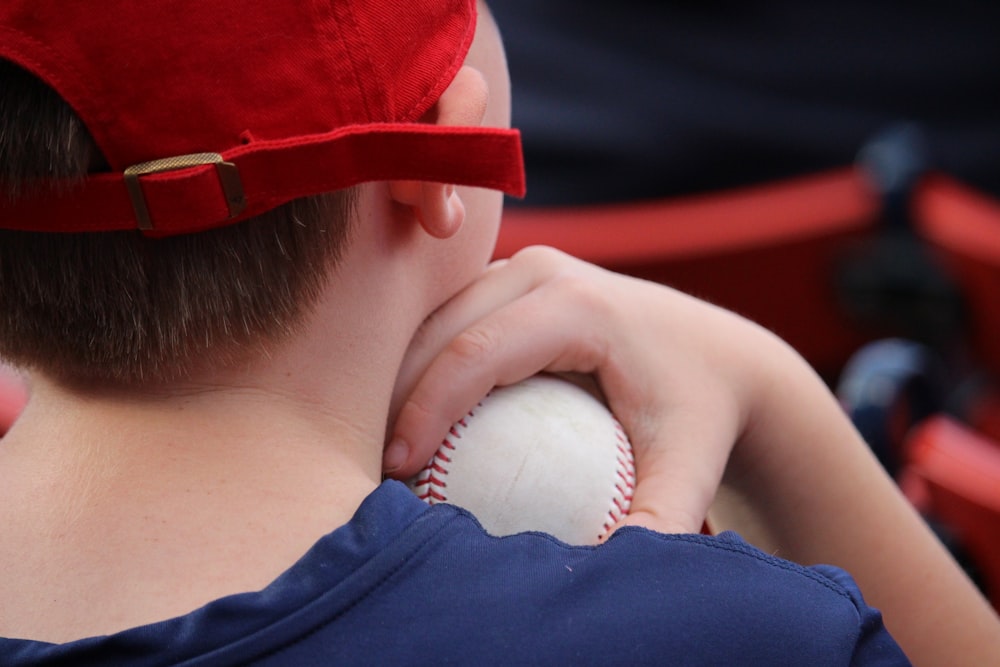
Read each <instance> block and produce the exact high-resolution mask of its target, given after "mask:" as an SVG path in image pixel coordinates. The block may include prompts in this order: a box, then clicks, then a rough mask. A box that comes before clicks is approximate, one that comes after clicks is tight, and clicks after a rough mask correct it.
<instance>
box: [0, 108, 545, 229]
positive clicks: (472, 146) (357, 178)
mask: <svg viewBox="0 0 1000 667" xmlns="http://www.w3.org/2000/svg"><path fill="white" fill-rule="evenodd" d="M393 179H406V180H418V181H431V182H439V183H454V184H457V185H472V186H478V187H484V188H490V189H495V190H501V191H503V192H506V193H507V194H510V195H514V196H523V194H524V190H525V184H524V165H523V160H522V156H521V144H520V135H519V134H518V132H517V131H516V130H505V129H498V128H466V127H442V126H436V125H423V124H379V125H368V126H354V127H347V128H342V129H340V130H336V131H333V132H330V133H327V134H322V135H311V136H306V137H297V138H295V139H288V140H280V141H258V142H252V143H250V144H247V145H244V146H238V147H236V148H233V149H231V150H228V151H224V152H223V153H222V154H216V153H201V154H195V155H185V156H176V157H173V158H166V159H163V160H154V161H152V162H146V163H143V164H139V165H134V166H132V167H129V168H128V169H126V170H125V171H124V172H123V173H120V174H97V175H94V176H91V177H88V178H86V179H85V180H84V181H83V182H82V183H79V184H75V185H73V186H71V187H69V188H68V189H67V190H66V191H65V192H58V191H57V192H51V191H46V192H44V193H39V194H37V195H31V196H27V197H24V198H22V199H19V200H18V201H17V202H15V203H13V204H11V203H8V202H0V227H3V228H7V229H22V230H28V231H49V232H87V231H114V230H129V229H142V230H143V231H144V233H146V234H148V235H151V236H169V235H172V234H181V233H192V232H197V231H202V230H206V229H211V228H214V227H221V226H224V225H227V224H231V223H234V222H238V221H239V220H243V219H245V218H248V217H251V216H254V215H258V214H260V213H263V212H265V211H267V210H269V209H272V208H274V207H276V206H278V205H280V204H283V203H285V202H287V201H290V200H292V199H295V198H298V197H303V196H307V195H314V194H319V193H322V192H330V191H333V190H339V189H341V188H346V187H350V186H353V185H357V184H359V183H364V182H368V181H378V180H393ZM241 195H242V196H241Z"/></svg>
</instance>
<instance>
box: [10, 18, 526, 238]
mask: <svg viewBox="0 0 1000 667" xmlns="http://www.w3.org/2000/svg"><path fill="white" fill-rule="evenodd" d="M475 22H476V8H475V0H325V1H319V0H310V1H305V0H303V1H301V2H287V1H286V0H280V1H279V0H253V1H252V2H240V3H235V2H218V1H212V0H199V1H184V0H156V1H155V2H135V1H134V0H104V1H103V2H100V3H90V2H54V1H50V2H43V1H39V0H7V1H6V2H3V3H2V4H0V58H5V59H8V60H10V61H12V62H14V63H17V64H18V65H19V66H21V67H23V68H25V69H27V70H28V71H30V72H32V73H34V74H35V76H37V77H39V78H40V79H42V80H43V81H45V82H46V83H47V84H48V85H49V86H51V87H52V88H53V89H55V90H56V92H58V93H59V95H60V96H62V98H63V99H65V100H66V102H67V103H69V105H70V106H71V107H72V108H73V109H74V110H75V111H76V113H77V114H78V115H79V116H80V118H81V119H82V120H83V122H84V124H85V125H86V126H87V129H88V130H89V131H90V133H91V134H92V136H93V137H94V140H95V141H96V142H97V145H98V147H99V148H100V149H101V151H102V152H103V154H104V156H105V158H106V159H107V161H108V164H109V165H110V172H106V173H100V174H92V175H90V176H88V177H87V178H86V179H84V180H83V181H82V182H81V183H79V184H78V185H73V186H72V187H70V188H69V189H66V188H59V189H55V190H52V191H49V190H48V189H46V190H45V191H43V192H39V193H37V194H29V195H27V196H25V197H23V198H20V199H18V200H17V201H16V202H13V203H11V202H9V201H0V227H3V228H7V229H22V230H29V231H50V232H81V231H111V230H127V229H137V228H138V229H142V230H144V232H145V233H147V234H150V235H154V236H168V235H172V234H180V233H191V232H197V231H201V230H205V229H211V228H213V227H220V226H223V225H228V224H231V223H235V222H238V221H240V220H243V219H245V218H248V217H250V216H254V215H258V214H260V213H263V212H264V211H267V210H269V209H272V208H274V207H276V206H278V205H280V204H283V203H285V202H287V201H290V200H292V199H295V198H297V197H302V196H306V195H313V194H318V193H321V192H329V191H332V190H337V189H340V188H345V187H349V186H352V185H357V184H358V183H362V182H366V181H373V180H388V179H406V180H422V181H433V182H440V183H455V184H462V185H474V186H480V187H486V188H491V189H497V190H502V191H504V192H506V193H508V194H512V195H515V196H521V195H523V194H524V167H523V161H522V157H521V146H520V137H519V135H518V133H517V132H516V131H515V130H507V129H498V128H481V127H443V126H438V125H430V124H427V123H420V122H419V120H420V118H421V116H423V115H424V114H425V113H426V112H427V111H428V110H429V109H430V107H431V106H432V105H433V104H434V102H435V101H436V100H437V99H438V97H440V95H441V94H442V93H443V92H444V90H445V88H447V86H448V85H449V84H450V83H451V81H452V79H453V78H454V76H455V74H456V73H457V71H458V69H459V68H460V67H461V65H462V63H463V61H464V59H465V55H466V52H467V51H468V49H469V45H470V44H471V42H472V38H473V35H474V32H475Z"/></svg>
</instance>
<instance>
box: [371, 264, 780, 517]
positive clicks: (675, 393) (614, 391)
mask: <svg viewBox="0 0 1000 667" xmlns="http://www.w3.org/2000/svg"><path fill="white" fill-rule="evenodd" d="M780 346H781V344H780V343H778V342H777V340H776V339H773V337H772V336H770V335H769V334H767V333H766V332H764V331H763V330H761V329H760V328H758V327H756V326H755V325H753V324H751V323H749V322H747V321H746V320H743V319H741V318H739V317H737V316H735V315H733V314H731V313H729V312H726V311H724V310H721V309H718V308H715V307H713V306H710V305H708V304H706V303H703V302H701V301H698V300H696V299H693V298H691V297H689V296H686V295H683V294H681V293H679V292H676V291H674V290H671V289H669V288H666V287H663V286H661V285H656V284H653V283H648V282H645V281H640V280H637V279H633V278H628V277H624V276H620V275H617V274H613V273H611V272H608V271H605V270H602V269H599V268H597V267H595V266H592V265H589V264H586V263H584V262H582V261H579V260H576V259H573V258H571V257H569V256H567V255H565V254H562V253H560V252H558V251H555V250H552V249H548V248H531V249H527V250H524V251H522V252H520V253H519V254H517V255H516V256H515V257H513V258H512V259H510V260H509V261H501V262H498V263H495V264H493V265H492V266H491V267H490V268H489V270H488V271H487V272H486V273H485V274H484V275H483V276H482V278H481V279H480V280H478V281H477V282H476V283H474V284H473V285H471V286H470V287H468V288H467V289H466V290H464V291H463V292H461V293H460V294H459V295H457V296H456V297H455V298H454V299H452V300H451V301H450V302H448V303H447V304H446V305H445V306H444V307H442V308H441V309H440V310H439V311H438V312H436V313H435V314H434V315H433V316H432V317H431V318H429V319H428V320H427V322H426V323H425V324H424V326H423V327H422V328H421V330H420V332H418V334H417V336H416V337H415V339H414V341H413V344H412V346H411V349H410V351H409V352H408V356H407V359H406V362H405V363H404V366H403V369H402V371H401V373H400V377H399V382H398V384H397V391H396V396H395V397H394V401H393V415H396V414H397V412H398V416H396V418H395V420H394V431H393V430H391V431H390V432H391V433H393V437H392V440H391V442H390V445H389V447H388V448H387V450H386V455H385V468H386V472H387V474H390V475H391V476H393V477H397V478H407V477H409V476H411V475H413V474H415V473H416V472H417V471H418V470H419V469H420V468H421V467H422V466H423V465H424V464H425V463H426V461H427V460H428V459H429V458H430V457H431V456H432V455H433V453H434V451H435V450H436V449H437V447H438V445H439V444H440V442H441V440H442V438H443V437H444V435H445V434H446V433H447V431H448V428H449V427H450V426H451V424H452V423H453V422H454V421H455V420H456V419H458V418H459V417H461V416H462V415H464V414H465V413H466V412H468V410H469V409H470V408H472V407H473V406H474V405H475V404H476V403H477V402H478V401H479V400H480V399H481V398H482V396H484V395H485V394H486V393H487V392H488V391H489V390H490V389H491V388H492V387H494V386H497V385H505V384H511V383H514V382H517V381H520V380H522V379H524V378H526V377H528V376H530V375H533V374H535V373H537V372H540V371H549V372H571V371H575V372H582V373H591V374H593V375H594V376H596V378H597V379H598V381H599V383H600V385H601V388H602V389H603V391H604V392H605V395H606V396H607V399H608V403H609V405H610V407H611V410H612V411H613V412H614V414H615V415H616V416H617V417H618V419H619V420H620V421H621V422H622V424H623V426H624V427H625V430H626V431H627V432H628V434H629V437H630V438H631V440H632V444H633V448H634V451H635V456H636V467H637V486H636V492H635V497H634V499H633V503H632V509H631V512H630V514H629V516H628V518H627V519H626V520H625V522H624V523H627V524H638V525H643V526H646V527H648V528H653V529H656V530H660V531H662V532H698V531H699V530H700V529H701V527H702V525H703V521H704V519H705V516H706V512H707V510H708V507H709V505H710V504H711V502H712V500H713V498H714V496H715V492H716V489H717V487H718V485H719V482H720V479H721V478H722V475H723V471H724V470H725V467H726V462H727V460H728V458H729V454H730V450H731V449H732V447H733V444H734V443H735V442H736V441H737V440H738V438H739V437H740V434H741V433H742V432H743V430H744V428H745V427H746V424H747V422H748V416H749V414H750V412H751V408H752V405H753V399H754V395H755V394H754V391H752V389H753V386H754V384H755V382H756V380H755V378H754V377H753V373H754V371H755V368H756V366H757V365H758V363H757V361H756V360H757V359H759V358H760V357H761V355H763V354H764V351H765V349H780ZM390 429H393V424H392V420H391V422H390Z"/></svg>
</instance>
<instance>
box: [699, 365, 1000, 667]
mask: <svg viewBox="0 0 1000 667" xmlns="http://www.w3.org/2000/svg"><path fill="white" fill-rule="evenodd" d="M772 353H773V354H774V356H773V358H769V357H768V356H765V355H763V354H762V356H761V357H760V358H759V360H758V366H757V367H758V369H759V372H760V373H762V374H763V375H764V377H762V381H761V383H760V384H759V385H758V387H759V388H760V389H761V391H760V393H759V395H758V399H757V400H758V403H757V404H756V406H755V408H754V410H752V412H751V416H750V420H749V423H748V424H747V425H746V429H745V432H744V436H743V438H742V439H741V441H740V443H739V444H738V445H737V446H736V448H735V449H734V451H733V453H732V457H731V460H730V465H729V467H728V468H727V472H726V477H725V480H724V484H723V489H722V490H721V491H720V493H719V495H718V497H717V501H716V503H715V505H714V506H713V508H712V511H711V513H710V523H711V525H712V527H713V529H734V530H738V531H740V532H741V533H743V534H744V536H745V537H747V539H749V540H750V541H752V542H755V543H756V544H757V545H758V546H759V547H761V548H762V549H764V550H767V551H771V552H775V553H777V555H779V556H782V557H784V558H787V559H790V560H793V561H796V562H800V563H803V564H812V563H828V564H833V565H837V566H840V567H843V568H844V569H846V570H847V571H848V572H850V573H851V575H852V576H854V578H855V580H856V581H857V582H858V583H859V585H860V586H861V589H862V591H863V592H864V594H865V597H866V600H867V601H868V602H869V603H870V604H872V605H873V606H875V607H877V608H879V609H881V610H882V612H883V614H884V617H885V623H886V626H887V627H888V628H889V630H890V631H891V632H892V633H893V635H894V636H895V637H896V639H897V641H899V643H900V645H901V646H902V647H903V648H904V650H906V651H907V653H908V654H909V655H910V656H911V658H912V659H913V660H914V662H915V663H917V664H928V665H935V664H940V665H956V664H970V665H982V664H988V663H989V661H990V660H991V659H993V660H995V658H996V656H997V655H1000V621H998V619H997V617H996V615H995V614H994V613H993V610H992V609H991V608H990V607H989V605H988V604H987V603H986V602H985V600H983V598H982V596H981V595H980V594H979V593H978V591H977V590H976V589H975V587H974V586H973V585H972V583H971V582H970V581H969V580H968V579H967V578H966V577H965V575H964V574H963V572H962V571H961V569H960V568H959V567H958V566H957V565H956V564H955V563H954V561H953V560H952V559H951V557H950V556H949V554H948V553H947V551H946V550H945V549H944V548H943V547H942V546H941V544H940V543H939V542H938V541H937V539H936V538H935V537H934V536H933V535H932V533H931V532H930V531H929V530H928V529H927V527H926V526H925V524H924V522H923V521H922V520H921V518H920V517H919V516H918V515H917V514H916V512H915V511H914V510H913V509H912V507H911V506H910V505H909V503H908V502H907V501H906V500H905V498H903V497H902V495H901V494H900V493H899V491H898V489H897V488H896V486H895V484H894V483H893V481H892V480H891V479H890V478H889V477H888V476H887V475H886V474H885V473H884V472H883V470H882V468H881V467H880V466H879V465H878V463H877V461H876V459H875V457H874V456H873V455H872V454H871V453H870V451H869V449H868V447H867V446H866V445H865V443H864V442H863V441H862V439H861V437H860V436H859V435H858V434H857V432H856V431H855V430H854V428H853V427H852V425H851V424H850V422H849V421H848V420H847V418H846V417H845V416H844V415H843V413H842V411H841V410H840V408H839V406H838V405H837V403H836V401H835V399H834V398H833V397H832V396H831V395H830V393H829V392H828V391H827V390H826V387H825V386H824V385H823V383H822V382H821V381H820V380H819V378H817V377H816V376H815V375H814V374H813V373H812V371H811V370H810V369H809V368H808V367H807V366H806V364H805V363H804V362H802V361H801V360H800V359H799V358H798V357H797V356H794V355H791V354H785V353H783V352H781V350H780V345H779V347H778V348H776V349H774V350H770V349H769V350H768V352H767V355H770V354H772ZM757 415H762V417H758V416H757ZM956 646H958V647H962V654H961V655H956V651H955V647H956Z"/></svg>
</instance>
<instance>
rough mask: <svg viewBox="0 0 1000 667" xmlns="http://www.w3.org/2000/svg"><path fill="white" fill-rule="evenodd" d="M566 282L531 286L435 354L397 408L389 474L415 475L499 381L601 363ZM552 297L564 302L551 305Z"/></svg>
mask: <svg viewBox="0 0 1000 667" xmlns="http://www.w3.org/2000/svg"><path fill="white" fill-rule="evenodd" d="M564 283H565V281H560V280H549V281H546V282H544V283H542V284H540V285H537V286H535V287H534V288H533V289H532V288H530V286H529V289H528V291H527V293H525V294H523V295H522V296H520V298H515V299H514V300H512V301H510V303H507V304H506V305H504V306H502V307H500V308H498V309H496V310H494V311H493V312H491V313H489V314H488V315H487V316H486V317H483V318H482V319H480V320H478V321H476V322H475V323H474V324H472V325H471V326H469V327H468V328H466V329H465V330H464V331H462V332H461V333H460V334H458V336H457V337H455V338H454V339H453V340H452V341H451V342H450V343H449V344H448V345H447V346H446V347H445V348H444V350H442V351H441V352H440V354H438V355H437V357H435V359H434V360H433V362H432V363H431V364H430V365H429V366H428V368H427V370H426V371H425V372H424V373H423V375H422V376H421V377H420V380H419V382H418V383H417V384H416V386H415V387H414V389H413V390H412V392H411V393H410V394H409V398H408V400H407V401H406V402H405V403H404V404H403V405H402V407H401V409H400V411H399V414H398V417H397V419H396V422H395V432H394V437H393V438H392V440H391V442H390V444H389V446H388V447H387V449H386V453H385V458H384V468H385V472H386V473H387V474H390V475H391V476H393V477H397V478H405V477H409V476H411V475H413V474H414V473H416V472H417V471H418V470H419V469H420V468H421V467H422V466H423V465H424V464H425V463H426V462H427V460H428V459H429V458H430V457H431V456H432V455H433V453H434V451H435V450H436V449H437V447H438V445H439V444H440V442H441V439H442V438H443V437H444V435H445V434H446V433H447V432H448V429H449V428H450V427H451V425H452V424H453V423H454V422H455V421H457V420H458V419H459V418H461V417H462V416H463V415H465V414H466V413H467V412H468V411H469V410H470V409H471V408H473V407H474V406H475V404H476V403H477V402H478V400H479V399H481V398H482V397H483V396H485V395H486V393H487V392H489V390H490V389H492V388H493V387H494V386H502V385H507V384H511V383H514V382H518V381H520V380H523V379H524V378H526V377H529V376H531V375H534V374H535V373H538V372H540V371H564V370H573V371H581V372H588V371H591V370H593V369H594V368H596V367H597V366H599V365H600V364H601V362H602V361H603V346H602V344H601V342H600V338H599V337H589V338H588V337H583V338H581V337H580V336H579V332H580V331H581V330H583V329H584V328H585V327H586V325H587V322H586V321H583V320H584V319H585V313H586V312H587V311H588V310H590V309H587V308H582V307H580V306H578V305H574V304H573V303H572V301H573V297H572V296H571V295H570V294H569V293H568V292H569V290H568V289H567V288H566V285H565V284H564ZM522 287H524V285H522ZM555 293H558V294H555ZM554 302H559V303H562V304H564V305H565V306H566V307H565V308H559V309H555V308H552V307H551V304H552V303H554ZM525 322H530V323H531V326H530V327H525V326H524V323H525Z"/></svg>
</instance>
